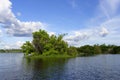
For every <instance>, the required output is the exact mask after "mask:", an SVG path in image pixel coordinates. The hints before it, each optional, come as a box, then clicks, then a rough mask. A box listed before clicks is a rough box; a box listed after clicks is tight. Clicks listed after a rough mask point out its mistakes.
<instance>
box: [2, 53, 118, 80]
mask: <svg viewBox="0 0 120 80" xmlns="http://www.w3.org/2000/svg"><path fill="white" fill-rule="evenodd" d="M0 80H120V55H98V56H92V57H77V58H69V59H65V58H55V59H53V58H44V59H32V60H31V59H26V58H24V57H23V54H21V53H3V54H0Z"/></svg>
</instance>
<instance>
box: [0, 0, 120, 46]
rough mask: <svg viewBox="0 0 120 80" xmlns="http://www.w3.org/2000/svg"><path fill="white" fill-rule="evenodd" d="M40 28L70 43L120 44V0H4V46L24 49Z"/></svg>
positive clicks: (0, 16) (0, 22)
mask: <svg viewBox="0 0 120 80" xmlns="http://www.w3.org/2000/svg"><path fill="white" fill-rule="evenodd" d="M39 29H44V30H46V31H47V32H48V33H49V34H50V35H51V34H55V35H58V34H61V33H68V35H67V36H65V37H64V40H65V41H67V42H68V43H69V45H74V46H82V45H86V44H90V45H93V44H103V43H106V44H115V45H120V35H119V32H120V0H84V1H83V0H0V48H20V46H21V45H22V44H23V43H24V42H25V41H31V40H32V32H34V31H37V30H39Z"/></svg>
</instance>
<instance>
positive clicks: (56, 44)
mask: <svg viewBox="0 0 120 80" xmlns="http://www.w3.org/2000/svg"><path fill="white" fill-rule="evenodd" d="M64 36H65V34H61V35H58V36H56V35H51V36H50V35H49V34H48V33H47V32H46V31H45V30H39V31H37V32H34V33H33V40H32V42H31V43H30V42H29V41H26V43H24V44H23V45H22V47H21V48H22V50H23V52H24V54H25V55H29V54H32V53H34V55H43V56H50V55H69V56H76V55H77V50H76V48H73V47H69V46H68V43H67V42H65V41H64V40H63V37H64Z"/></svg>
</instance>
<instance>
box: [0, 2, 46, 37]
mask: <svg viewBox="0 0 120 80" xmlns="http://www.w3.org/2000/svg"><path fill="white" fill-rule="evenodd" d="M11 6H12V3H11V2H10V1H9V0H0V23H2V24H3V25H4V26H3V27H4V28H5V29H6V31H7V33H8V34H10V35H13V36H31V33H32V32H34V31H36V30H39V29H43V28H44V27H45V24H44V23H42V22H34V21H28V22H23V21H20V20H18V19H17V18H16V16H15V15H14V13H13V12H12V7H11Z"/></svg>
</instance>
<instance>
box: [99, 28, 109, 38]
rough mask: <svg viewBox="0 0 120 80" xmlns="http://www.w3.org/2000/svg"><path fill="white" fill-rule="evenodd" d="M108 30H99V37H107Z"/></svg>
mask: <svg viewBox="0 0 120 80" xmlns="http://www.w3.org/2000/svg"><path fill="white" fill-rule="evenodd" d="M108 33H109V32H108V30H107V29H106V28H105V27H102V29H101V30H100V35H101V36H102V37H105V36H106V35H108Z"/></svg>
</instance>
